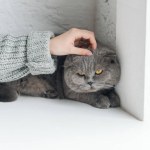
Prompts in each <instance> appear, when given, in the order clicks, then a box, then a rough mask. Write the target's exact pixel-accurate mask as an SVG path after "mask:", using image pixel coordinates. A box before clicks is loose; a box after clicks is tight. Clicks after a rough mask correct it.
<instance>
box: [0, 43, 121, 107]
mask: <svg viewBox="0 0 150 150" xmlns="http://www.w3.org/2000/svg"><path fill="white" fill-rule="evenodd" d="M57 59H58V61H57V62H58V64H57V70H56V72H55V73H54V74H50V75H38V76H33V75H31V74H30V75H28V76H26V77H24V78H22V79H20V80H17V81H14V82H9V83H1V84H0V101H2V102H10V101H14V100H16V99H17V97H18V95H19V94H22V95H30V96H40V97H46V98H57V97H59V98H60V99H63V98H66V99H71V100H75V101H80V102H83V103H87V104H90V105H92V106H94V107H98V108H109V107H118V106H119V105H120V99H119V96H118V94H117V93H116V92H115V86H116V85H117V83H118V82H119V79H120V74H121V69H120V65H119V61H118V59H117V56H116V53H115V51H114V50H112V49H110V48H108V47H106V46H102V45H100V44H99V45H98V47H97V49H96V50H95V51H94V52H93V55H92V56H77V55H68V56H65V57H63V56H61V57H58V58H57Z"/></svg>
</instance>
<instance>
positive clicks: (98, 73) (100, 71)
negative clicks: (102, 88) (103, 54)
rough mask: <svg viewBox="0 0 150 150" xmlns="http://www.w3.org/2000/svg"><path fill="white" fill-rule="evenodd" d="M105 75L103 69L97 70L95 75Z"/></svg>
mask: <svg viewBox="0 0 150 150" xmlns="http://www.w3.org/2000/svg"><path fill="white" fill-rule="evenodd" d="M102 73H103V70H102V69H97V70H96V71H95V74H96V75H100V74H102Z"/></svg>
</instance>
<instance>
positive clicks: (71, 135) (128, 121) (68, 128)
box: [0, 97, 150, 150]
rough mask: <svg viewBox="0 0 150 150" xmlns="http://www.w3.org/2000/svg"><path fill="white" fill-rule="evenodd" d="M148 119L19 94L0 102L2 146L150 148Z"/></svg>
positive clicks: (18, 149)
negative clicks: (7, 101)
mask: <svg viewBox="0 0 150 150" xmlns="http://www.w3.org/2000/svg"><path fill="white" fill-rule="evenodd" d="M149 138H150V122H148V121H147V120H146V121H145V122H140V121H138V120H136V119H135V118H133V117H132V116H130V115H128V114H127V113H125V112H123V111H122V110H121V109H106V110H102V109H97V108H94V107H91V106H89V105H87V104H82V103H79V102H74V101H69V100H68V101H67V100H49V99H42V98H30V97H21V98H20V99H19V100H17V101H15V102H13V103H0V149H1V150H60V149H61V150H84V149H86V150H91V149H93V150H100V149H102V150H133V149H136V150H141V149H143V150H149V149H150V143H149Z"/></svg>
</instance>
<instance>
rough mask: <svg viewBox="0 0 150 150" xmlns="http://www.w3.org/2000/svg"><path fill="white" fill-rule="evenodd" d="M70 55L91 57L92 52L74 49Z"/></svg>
mask: <svg viewBox="0 0 150 150" xmlns="http://www.w3.org/2000/svg"><path fill="white" fill-rule="evenodd" d="M70 54H76V55H85V56H91V55H92V52H91V51H89V50H86V49H84V48H77V47H73V48H72V49H71V51H70Z"/></svg>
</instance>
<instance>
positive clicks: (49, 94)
mask: <svg viewBox="0 0 150 150" xmlns="http://www.w3.org/2000/svg"><path fill="white" fill-rule="evenodd" d="M42 97H45V98H57V97H58V93H57V91H56V90H48V91H46V92H44V93H43V94H42Z"/></svg>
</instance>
